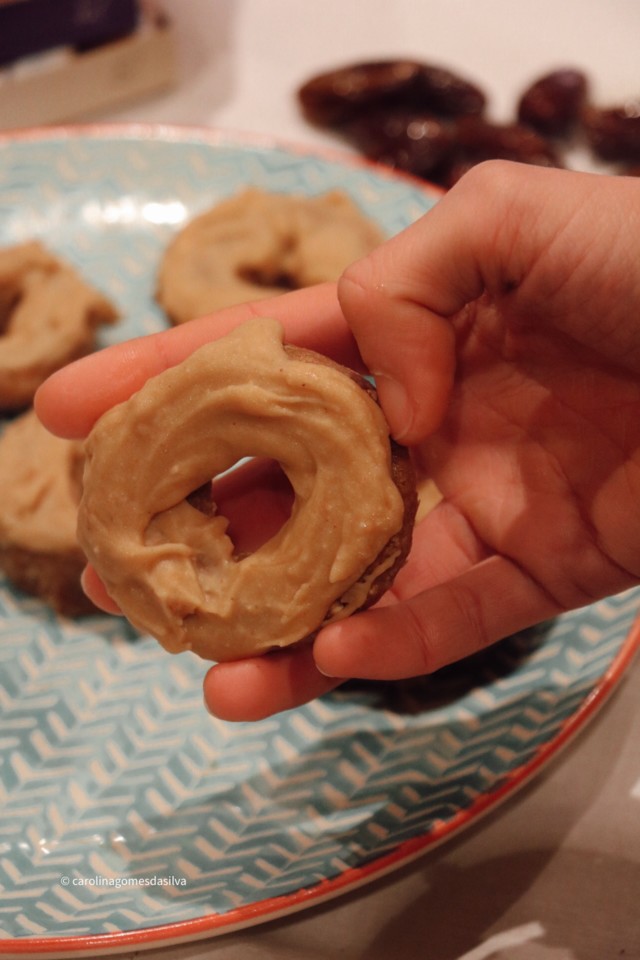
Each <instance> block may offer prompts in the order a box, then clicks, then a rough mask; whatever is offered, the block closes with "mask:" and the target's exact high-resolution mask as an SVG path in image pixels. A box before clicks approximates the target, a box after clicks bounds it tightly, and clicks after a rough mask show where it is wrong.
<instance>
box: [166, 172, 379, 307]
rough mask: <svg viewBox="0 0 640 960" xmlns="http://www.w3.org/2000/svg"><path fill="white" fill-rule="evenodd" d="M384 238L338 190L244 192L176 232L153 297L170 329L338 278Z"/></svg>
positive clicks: (348, 198) (345, 195)
mask: <svg viewBox="0 0 640 960" xmlns="http://www.w3.org/2000/svg"><path fill="white" fill-rule="evenodd" d="M382 239H383V236H382V233H381V232H380V230H379V229H378V227H377V226H376V225H375V224H373V223H372V222H371V221H370V220H368V219H367V218H366V217H365V216H364V214H363V213H362V212H361V211H360V210H359V209H358V207H357V206H356V205H355V203H354V202H353V201H352V200H351V199H350V197H348V196H347V194H346V193H343V192H342V191H340V190H333V191H331V192H330V193H325V194H322V195H320V196H316V197H304V196H297V195H287V194H275V193H267V192H265V191H263V190H258V189H256V188H249V189H247V190H245V191H243V192H242V193H240V194H237V195H236V196H233V197H231V198H229V199H227V200H223V201H222V202H221V203H219V204H218V205H217V206H215V207H213V209H211V210H208V211H207V212H206V213H203V214H201V215H200V216H198V217H196V218H195V219H194V220H192V221H191V222H190V223H188V224H187V226H186V227H184V228H183V229H182V230H181V231H180V232H179V233H177V234H176V236H175V238H174V239H173V241H172V242H171V243H170V244H169V246H168V248H167V250H166V252H165V255H164V257H163V259H162V262H161V265H160V270H159V274H158V282H157V289H156V298H157V300H158V303H159V304H160V306H161V307H162V308H163V310H164V311H165V312H166V314H167V316H168V317H169V319H170V320H171V322H172V323H175V324H178V323H184V322H185V321H186V320H192V319H193V318H194V317H198V316H202V315H204V314H207V313H213V312H214V311H215V310H218V309H220V308H221V307H228V306H231V305H232V304H235V303H243V302H246V301H249V300H257V299H263V298H264V297H268V296H271V295H275V294H278V293H282V292H284V291H285V290H292V289H297V288H300V287H309V286H312V285H313V284H315V283H322V282H323V281H325V280H332V281H333V280H337V279H338V277H339V276H340V274H341V273H342V271H343V270H344V269H345V267H346V266H348V264H349V263H351V262H353V261H354V260H357V259H358V258H359V257H363V256H365V255H366V254H367V253H369V252H370V251H371V250H372V249H373V248H374V247H375V246H377V245H378V244H379V243H380V242H381V241H382Z"/></svg>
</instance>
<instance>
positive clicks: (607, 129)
mask: <svg viewBox="0 0 640 960" xmlns="http://www.w3.org/2000/svg"><path fill="white" fill-rule="evenodd" d="M582 124H583V127H584V131H585V135H586V137H587V141H588V143H589V145H590V147H591V149H592V150H593V152H594V153H595V154H596V155H597V156H598V157H600V158H601V159H602V160H608V161H612V162H621V163H640V100H635V101H633V100H632V101H630V102H629V103H627V104H625V105H624V106H621V107H609V108H607V109H604V110H599V109H597V108H596V107H590V108H588V109H587V110H585V111H584V113H583V117H582Z"/></svg>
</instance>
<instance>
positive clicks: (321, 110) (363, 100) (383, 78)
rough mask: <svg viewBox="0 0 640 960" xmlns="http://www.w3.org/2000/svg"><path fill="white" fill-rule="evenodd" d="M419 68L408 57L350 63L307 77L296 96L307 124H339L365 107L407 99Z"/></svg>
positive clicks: (417, 81)
mask: <svg viewBox="0 0 640 960" xmlns="http://www.w3.org/2000/svg"><path fill="white" fill-rule="evenodd" d="M421 69H422V68H421V66H420V64H419V63H414V62H413V61H411V60H378V61H372V62H369V63H354V64H351V65H349V66H345V67H341V68H340V69H338V70H330V71H328V72H326V73H320V74H318V75H317V76H315V77H312V78H311V79H310V80H307V82H306V83H304V84H303V85H302V87H300V89H299V91H298V99H299V101H300V105H301V107H302V111H303V113H304V115H305V117H306V118H307V120H310V121H311V123H315V124H318V125H319V126H339V125H340V124H342V123H345V122H347V121H349V120H354V119H356V118H357V117H359V116H361V115H362V114H364V113H367V112H368V111H369V110H372V109H378V108H380V107H383V106H385V105H391V104H394V103H400V102H402V101H404V100H407V99H410V98H411V96H412V94H413V92H414V91H415V90H416V88H417V86H418V83H419V79H420V74H421Z"/></svg>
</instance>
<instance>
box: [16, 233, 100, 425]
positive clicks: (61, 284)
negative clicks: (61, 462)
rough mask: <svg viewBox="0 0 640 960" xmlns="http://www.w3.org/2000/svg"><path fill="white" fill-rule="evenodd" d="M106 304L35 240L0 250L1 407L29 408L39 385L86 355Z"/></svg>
mask: <svg viewBox="0 0 640 960" xmlns="http://www.w3.org/2000/svg"><path fill="white" fill-rule="evenodd" d="M116 319H117V314H116V311H115V309H114V308H113V306H112V305H111V304H110V303H109V301H108V300H107V299H106V298H105V297H103V296H102V294H100V293H99V292H98V291H97V290H95V289H94V288H93V287H92V286H90V285H89V284H87V283H85V281H84V280H83V279H82V278H81V277H80V276H79V274H78V273H77V272H76V271H75V270H74V269H73V267H71V266H70V265H68V264H66V263H64V262H63V261H62V260H60V259H58V258H57V257H54V256H53V255H52V254H50V253H49V252H48V251H47V250H46V249H45V247H44V246H43V245H42V244H41V243H40V242H39V241H36V240H34V241H31V242H29V243H23V244H19V245H17V246H14V247H7V248H5V249H3V250H0V409H2V410H19V409H21V408H22V407H26V406H28V405H29V404H30V403H31V401H32V399H33V395H34V394H35V392H36V389H37V388H38V387H39V386H40V384H41V383H42V382H43V381H44V380H45V379H46V378H47V377H48V376H49V374H51V373H53V372H54V371H55V370H58V369H59V368H60V367H63V366H64V365H65V364H66V363H69V361H71V360H75V359H76V358H77V357H80V356H82V355H83V354H85V353H88V352H90V351H91V350H92V349H93V346H94V337H95V330H96V328H97V327H98V325H99V324H102V323H114V322H115V320H116Z"/></svg>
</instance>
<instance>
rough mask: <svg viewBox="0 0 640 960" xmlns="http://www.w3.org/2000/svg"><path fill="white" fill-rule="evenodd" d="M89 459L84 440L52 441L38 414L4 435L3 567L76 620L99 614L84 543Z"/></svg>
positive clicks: (0, 482)
mask: <svg viewBox="0 0 640 960" xmlns="http://www.w3.org/2000/svg"><path fill="white" fill-rule="evenodd" d="M83 460H84V454H83V445H82V443H81V442H80V441H75V440H61V439H60V438H59V437H54V436H52V435H51V434H50V433H49V432H48V431H47V430H45V428H44V427H43V426H42V425H41V423H40V421H39V420H38V418H37V417H36V415H35V413H34V411H33V410H28V411H27V412H26V413H22V414H20V415H19V416H17V417H16V418H15V419H14V420H12V421H11V422H10V423H8V424H7V426H6V427H5V429H4V431H3V433H2V435H1V436H0V489H1V490H2V497H1V498H0V569H1V570H3V571H4V573H5V575H6V576H7V578H8V579H9V580H10V581H11V583H12V584H13V585H14V586H16V587H18V588H19V589H20V590H23V591H25V592H26V593H29V594H32V595H34V596H37V597H39V598H40V599H42V600H43V601H44V602H45V603H47V604H48V605H49V606H51V607H52V608H53V609H54V610H56V611H57V612H58V613H61V614H64V615H65V616H69V617H77V616H81V615H82V614H86V613H90V612H92V611H95V607H94V606H93V604H92V603H91V602H90V601H89V600H88V599H87V597H86V596H85V594H84V592H83V590H82V588H81V586H80V574H81V572H82V569H83V567H84V564H85V562H86V561H85V558H84V554H83V552H82V550H81V549H80V547H79V545H78V541H77V538H76V518H77V510H78V503H79V501H80V488H81V479H82V466H83Z"/></svg>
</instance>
